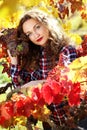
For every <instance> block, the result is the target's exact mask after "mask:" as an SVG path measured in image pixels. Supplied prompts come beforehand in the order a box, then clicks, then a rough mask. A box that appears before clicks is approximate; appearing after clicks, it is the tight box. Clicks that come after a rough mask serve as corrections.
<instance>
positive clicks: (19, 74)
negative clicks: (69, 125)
mask: <svg viewBox="0 0 87 130" xmlns="http://www.w3.org/2000/svg"><path fill="white" fill-rule="evenodd" d="M76 58H77V52H76V49H75V48H73V47H72V46H66V47H63V49H62V50H61V53H60V56H59V60H57V61H55V62H57V63H58V64H64V65H65V66H67V65H68V64H70V63H71V62H72V61H73V60H74V59H76ZM50 64H51V61H50V59H47V58H46V52H45V49H42V50H41V58H40V60H39V66H40V67H39V69H38V70H35V71H33V72H31V73H29V72H28V71H26V70H21V68H20V66H18V65H17V66H15V65H11V76H12V81H13V84H14V86H15V87H20V86H21V84H20V82H19V78H20V79H22V84H24V83H27V82H29V81H31V80H41V79H46V77H47V74H48V72H49V71H50V70H49V69H48V68H49V67H48V66H49V65H50ZM63 106H64V104H63V103H61V104H60V105H55V104H52V105H51V107H52V114H51V119H52V120H53V121H54V122H55V123H56V124H60V125H61V124H62V123H64V121H65V120H66V119H67V115H66V113H65V111H64V110H63Z"/></svg>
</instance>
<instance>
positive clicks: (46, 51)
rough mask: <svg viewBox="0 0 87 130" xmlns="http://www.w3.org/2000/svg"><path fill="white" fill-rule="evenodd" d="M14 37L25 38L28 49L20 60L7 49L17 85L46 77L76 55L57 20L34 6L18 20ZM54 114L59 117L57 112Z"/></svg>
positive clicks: (13, 78)
mask: <svg viewBox="0 0 87 130" xmlns="http://www.w3.org/2000/svg"><path fill="white" fill-rule="evenodd" d="M17 38H18V39H20V40H21V41H24V42H25V43H26V42H27V43H28V48H29V49H28V52H27V54H26V55H24V56H22V58H23V59H22V58H21V60H22V61H21V62H20V63H21V64H19V60H18V57H17V56H16V57H12V56H11V54H10V52H9V51H8V53H9V56H10V59H11V76H12V81H13V84H14V86H15V87H16V88H17V87H21V85H22V84H25V83H27V82H29V81H32V80H42V79H46V78H47V75H48V72H49V71H50V70H51V69H52V68H53V67H54V66H56V65H57V64H58V63H59V62H60V63H61V64H63V65H65V66H67V65H68V64H70V63H71V62H72V61H73V60H74V59H76V58H77V53H76V49H75V47H74V45H73V42H71V41H70V39H69V38H68V37H67V36H66V34H65V32H64V30H63V29H62V27H61V26H60V23H59V22H58V20H57V19H55V18H54V17H53V16H51V15H49V14H46V13H44V12H42V11H40V10H37V9H35V8H34V9H32V10H30V11H29V12H27V13H26V14H25V15H24V16H23V17H22V19H21V20H20V22H19V25H18V27H17ZM25 51H26V50H25ZM61 57H62V58H61ZM54 108H55V109H54V111H55V110H56V107H55V106H54ZM56 117H57V120H58V121H59V119H58V118H59V117H58V115H57V116H56Z"/></svg>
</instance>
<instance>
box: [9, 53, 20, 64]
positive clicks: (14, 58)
mask: <svg viewBox="0 0 87 130" xmlns="http://www.w3.org/2000/svg"><path fill="white" fill-rule="evenodd" d="M7 53H8V56H9V58H10V60H11V64H13V65H17V64H18V60H17V56H15V57H12V56H11V53H10V51H9V50H7Z"/></svg>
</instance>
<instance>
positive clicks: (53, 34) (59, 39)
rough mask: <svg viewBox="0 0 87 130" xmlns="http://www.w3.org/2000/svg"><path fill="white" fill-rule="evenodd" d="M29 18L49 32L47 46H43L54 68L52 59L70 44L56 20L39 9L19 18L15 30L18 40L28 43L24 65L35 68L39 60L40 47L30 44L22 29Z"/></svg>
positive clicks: (34, 9)
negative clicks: (42, 25) (39, 23)
mask: <svg viewBox="0 0 87 130" xmlns="http://www.w3.org/2000/svg"><path fill="white" fill-rule="evenodd" d="M31 18H33V19H36V20H38V21H39V22H41V23H42V24H44V25H45V26H46V27H47V28H48V30H49V33H50V36H49V39H48V42H49V44H47V45H46V46H45V49H46V51H47V57H48V58H51V59H52V61H53V63H52V66H54V65H55V64H54V59H56V58H57V57H59V54H60V51H61V49H62V48H63V47H64V46H66V45H68V44H72V42H71V41H70V39H69V38H68V37H67V36H66V34H65V32H64V30H63V28H62V27H61V24H60V22H59V21H58V19H55V18H54V17H53V16H52V15H49V14H47V13H45V12H43V11H41V10H39V9H36V8H33V9H31V10H30V11H28V12H27V13H26V14H25V15H24V16H23V17H22V18H21V20H20V22H19V25H18V28H17V36H18V38H21V39H22V40H25V41H27V42H28V43H29V52H28V54H27V59H28V60H27V61H28V62H27V64H26V65H28V66H30V67H31V66H33V68H37V67H38V61H39V58H40V46H38V45H35V44H34V43H32V42H31V41H30V40H29V38H28V36H26V35H25V34H24V32H23V27H22V26H23V23H24V22H25V21H27V20H29V19H31ZM36 54H37V55H36Z"/></svg>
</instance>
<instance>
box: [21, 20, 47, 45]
mask: <svg viewBox="0 0 87 130" xmlns="http://www.w3.org/2000/svg"><path fill="white" fill-rule="evenodd" d="M23 31H24V33H25V34H26V35H27V36H28V37H29V39H30V40H31V41H32V42H33V43H34V44H36V45H40V46H45V44H46V42H47V40H48V37H49V30H48V29H47V27H46V26H45V25H44V24H42V23H41V22H39V21H38V20H35V19H33V18H31V19H29V20H27V21H26V22H24V23H23Z"/></svg>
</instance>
